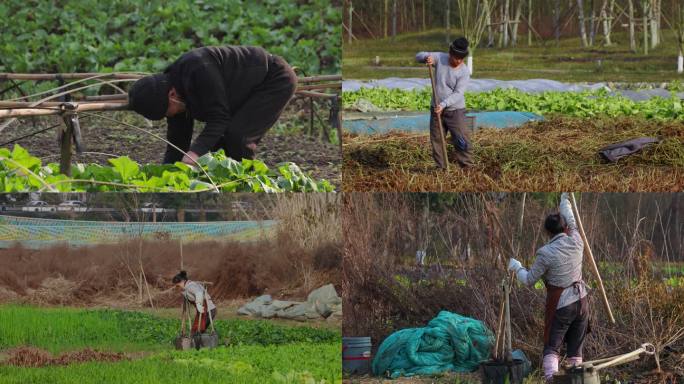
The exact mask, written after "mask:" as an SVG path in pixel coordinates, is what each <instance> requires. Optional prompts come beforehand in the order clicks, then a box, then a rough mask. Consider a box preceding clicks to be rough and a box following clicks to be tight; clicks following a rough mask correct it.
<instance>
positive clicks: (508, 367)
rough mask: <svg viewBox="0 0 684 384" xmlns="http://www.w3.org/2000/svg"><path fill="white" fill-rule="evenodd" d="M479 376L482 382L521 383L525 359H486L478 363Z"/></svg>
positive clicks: (498, 383) (494, 383)
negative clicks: (509, 360) (508, 360)
mask: <svg viewBox="0 0 684 384" xmlns="http://www.w3.org/2000/svg"><path fill="white" fill-rule="evenodd" d="M480 377H481V378H482V383H483V384H522V382H523V379H524V378H525V361H524V360H518V359H513V361H512V362H511V363H506V362H503V361H494V360H489V361H486V362H484V363H482V364H480Z"/></svg>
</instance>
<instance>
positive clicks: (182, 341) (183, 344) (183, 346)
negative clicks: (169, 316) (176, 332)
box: [173, 336, 195, 351]
mask: <svg viewBox="0 0 684 384" xmlns="http://www.w3.org/2000/svg"><path fill="white" fill-rule="evenodd" d="M173 344H174V345H175V346H176V349H177V350H179V351H187V350H189V349H192V348H194V347H195V343H194V342H193V341H192V339H191V338H190V337H188V336H178V337H176V340H175V341H174V343H173Z"/></svg>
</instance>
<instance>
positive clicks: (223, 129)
mask: <svg viewBox="0 0 684 384" xmlns="http://www.w3.org/2000/svg"><path fill="white" fill-rule="evenodd" d="M296 84H297V77H296V76H295V74H294V71H293V70H292V68H290V66H289V65H288V64H287V62H285V60H283V59H282V58H280V57H278V56H275V55H272V54H269V53H268V52H266V51H265V50H264V49H262V48H258V47H247V46H223V47H202V48H197V49H193V50H192V51H190V52H188V53H185V54H184V55H182V56H181V57H180V58H179V59H178V60H176V61H175V62H174V63H173V64H171V65H170V66H169V67H168V68H167V69H166V70H165V71H164V73H161V74H156V75H152V76H146V77H143V78H142V79H140V80H138V81H136V82H135V84H133V86H132V87H131V89H130V91H129V93H128V102H129V106H130V108H131V109H132V110H134V111H136V112H137V113H139V114H141V115H143V116H144V117H145V118H147V119H149V120H161V119H162V118H163V117H166V122H167V125H168V130H167V134H166V136H167V139H168V141H170V142H171V143H173V144H174V145H175V146H177V147H178V148H180V149H181V150H183V151H184V152H187V155H183V153H182V152H180V151H178V150H177V149H176V148H174V147H172V146H171V145H167V147H166V153H165V154H164V163H174V162H176V161H183V162H184V163H188V164H194V162H193V160H196V159H197V158H198V157H199V156H202V155H204V154H205V153H207V152H209V151H217V150H219V149H221V148H223V149H224V150H225V152H226V155H228V156H230V157H232V158H233V159H236V160H241V159H243V158H246V159H253V158H254V157H255V153H256V146H257V144H258V143H259V140H261V138H262V137H263V135H264V134H265V133H266V131H268V130H269V129H270V128H271V126H273V124H275V122H276V120H278V117H279V116H280V114H281V113H282V111H283V109H284V108H285V105H287V103H288V101H289V100H290V98H291V97H292V95H293V94H294V90H295V86H296ZM194 120H199V121H203V122H205V123H206V125H205V127H204V129H203V130H202V132H201V133H200V134H199V135H198V136H197V137H196V138H195V140H194V141H192V131H193V122H194Z"/></svg>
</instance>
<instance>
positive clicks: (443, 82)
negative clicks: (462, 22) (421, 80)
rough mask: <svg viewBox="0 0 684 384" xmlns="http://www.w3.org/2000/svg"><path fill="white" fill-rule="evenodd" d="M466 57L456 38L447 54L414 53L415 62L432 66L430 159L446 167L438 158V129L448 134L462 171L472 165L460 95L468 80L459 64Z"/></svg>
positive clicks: (465, 42)
mask: <svg viewBox="0 0 684 384" xmlns="http://www.w3.org/2000/svg"><path fill="white" fill-rule="evenodd" d="M466 56H468V40H466V38H464V37H459V38H458V39H456V40H454V41H453V42H452V43H451V45H450V46H449V53H442V52H418V54H417V55H416V61H418V62H419V63H427V64H428V65H434V66H435V92H436V93H437V99H438V100H434V97H433V99H432V101H431V104H430V142H431V144H432V157H433V158H434V159H435V162H436V163H437V166H439V167H440V168H446V161H445V159H443V158H442V157H443V155H442V152H441V151H442V144H441V139H440V134H439V129H442V130H443V131H444V135H445V137H446V133H447V131H448V132H451V142H452V143H453V144H454V147H455V148H456V160H457V161H458V164H459V165H460V166H461V167H463V168H465V167H469V166H471V165H472V162H471V160H470V143H469V142H468V132H467V131H466V128H465V97H464V92H465V89H466V87H467V86H468V82H469V81H470V71H469V70H468V67H467V66H466V64H465V63H464V62H463V59H464V58H465V57H466ZM437 114H439V115H441V117H442V127H438V126H437V116H436V115H437Z"/></svg>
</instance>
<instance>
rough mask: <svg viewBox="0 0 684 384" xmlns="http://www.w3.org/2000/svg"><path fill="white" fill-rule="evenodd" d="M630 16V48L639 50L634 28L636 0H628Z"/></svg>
mask: <svg viewBox="0 0 684 384" xmlns="http://www.w3.org/2000/svg"><path fill="white" fill-rule="evenodd" d="M627 7H628V16H629V49H630V50H631V51H632V52H636V51H637V46H636V32H635V28H634V24H635V21H634V0H627Z"/></svg>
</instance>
